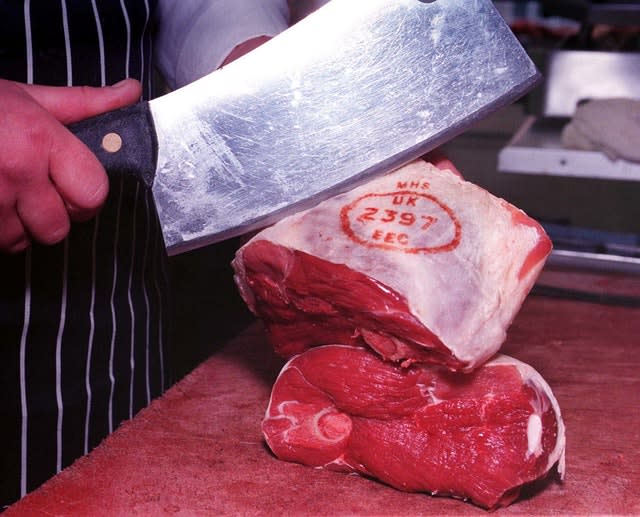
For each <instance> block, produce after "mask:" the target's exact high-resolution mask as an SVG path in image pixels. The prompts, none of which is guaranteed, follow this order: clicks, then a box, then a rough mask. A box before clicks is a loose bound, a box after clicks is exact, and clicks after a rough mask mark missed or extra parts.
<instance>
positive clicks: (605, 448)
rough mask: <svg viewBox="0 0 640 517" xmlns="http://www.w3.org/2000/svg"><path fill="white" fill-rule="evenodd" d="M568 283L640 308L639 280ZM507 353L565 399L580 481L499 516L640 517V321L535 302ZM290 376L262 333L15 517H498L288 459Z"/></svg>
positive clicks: (243, 339)
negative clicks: (282, 448) (277, 450)
mask: <svg viewBox="0 0 640 517" xmlns="http://www.w3.org/2000/svg"><path fill="white" fill-rule="evenodd" d="M546 278H547V279H549V278H550V279H551V280H554V278H553V276H549V275H547V277H546ZM544 279H545V276H544V275H543V280H544ZM561 279H563V281H564V283H565V284H567V283H569V284H570V285H569V286H571V287H580V288H582V289H584V288H587V289H601V290H602V289H605V290H607V289H609V288H611V287H612V286H613V287H616V286H617V287H619V288H622V289H623V290H624V291H625V294H627V295H630V294H631V295H640V282H639V281H638V278H635V279H633V278H632V279H624V278H621V277H606V276H605V277H603V276H595V275H591V276H587V277H582V278H580V277H577V278H576V279H574V280H573V281H571V277H567V276H564V275H563V276H562V277H561ZM555 280H557V278H555ZM185 346H188V343H185ZM504 352H505V353H508V354H510V355H513V356H515V357H518V358H519V359H521V360H523V361H525V362H528V363H529V364H531V365H532V366H534V367H535V368H536V369H538V371H540V373H541V374H542V375H543V376H544V377H545V378H546V380H547V381H548V382H549V384H550V385H551V387H552V389H553V390H554V393H555V394H556V397H557V399H558V401H559V403H560V406H561V408H562V411H563V416H564V419H565V423H566V427H567V472H566V480H565V481H564V483H560V482H559V480H558V479H557V477H552V478H551V479H549V480H547V481H545V482H542V483H539V484H537V485H535V486H533V487H531V488H530V489H528V490H526V491H525V493H524V494H523V497H522V498H521V499H520V500H518V501H517V502H516V503H514V504H513V505H511V506H510V507H508V508H505V509H502V510H499V511H498V513H500V514H524V515H603V514H606V515H612V514H615V515H640V499H639V495H640V309H637V308H630V307H620V306H611V305H605V304H595V303H586V302H581V301H568V300H562V299H555V298H549V297H543V296H530V297H529V298H528V299H527V301H526V302H525V304H524V306H523V308H522V311H521V312H520V314H519V315H518V317H517V318H516V321H515V322H514V324H513V325H512V327H511V329H510V331H509V337H508V341H507V344H506V345H505V348H504ZM282 364H283V363H282V361H281V360H280V359H278V358H276V357H275V356H274V355H273V354H272V353H271V351H270V349H269V347H268V346H267V344H266V342H265V339H264V336H263V334H262V329H261V327H260V325H259V324H254V325H252V326H251V327H249V328H248V329H247V330H246V331H245V332H243V333H242V334H241V335H239V336H238V337H237V338H236V339H234V340H233V341H231V342H229V343H228V344H227V345H226V346H225V347H224V348H223V349H222V350H221V352H219V353H217V354H216V355H214V356H213V357H211V358H210V359H209V360H207V361H206V362H205V363H204V364H202V365H201V366H200V367H199V368H197V369H196V370H195V371H194V372H192V373H191V374H190V375H189V376H188V377H186V378H185V379H183V380H182V381H181V382H180V383H178V384H177V385H176V386H174V387H173V388H172V389H171V390H170V391H169V392H167V394H166V395H165V396H164V397H162V398H161V399H160V400H157V401H155V402H154V403H153V404H152V405H151V406H150V407H149V408H147V409H145V410H143V411H142V412H141V413H140V414H139V415H138V416H136V417H135V418H134V419H133V420H132V421H129V422H127V423H125V424H124V425H123V426H122V427H121V428H120V429H118V430H117V431H116V433H114V434H113V435H112V436H111V437H109V438H108V439H107V440H106V441H105V442H103V444H102V445H101V446H100V447H98V448H97V449H96V450H95V451H93V452H92V453H91V454H90V455H89V456H87V457H85V458H82V459H81V460H79V461H77V462H76V463H75V464H74V465H72V466H71V467H70V468H68V469H66V470H64V471H63V472H62V473H60V474H59V475H58V476H56V477H55V478H53V479H52V480H50V481H49V482H48V483H46V484H45V485H44V486H43V487H41V488H40V489H38V490H37V491H35V492H33V493H32V494H30V495H28V496H27V497H26V498H24V499H23V500H21V501H20V502H18V503H16V504H15V505H13V506H12V507H10V508H9V510H7V512H6V513H5V515H6V516H7V517H13V516H17V515H19V516H23V515H35V516H38V515H42V516H45V515H46V516H50V515H59V516H66V515H69V516H71V515H73V516H77V515H82V516H88V515H101V516H102V515H145V516H150V515H167V514H169V515H171V514H176V515H336V514H340V515H367V516H368V515H381V516H382V515H403V516H410V515H482V514H486V512H485V511H483V510H481V509H479V508H476V507H474V506H472V505H470V504H468V503H464V502H461V501H456V500H453V499H447V498H435V497H431V496H428V495H424V494H406V493H402V492H399V491H397V490H394V489H392V488H389V487H387V486H384V485H382V484H380V483H378V482H376V481H372V480H369V479H364V478H361V477H358V476H352V475H345V474H340V473H335V472H327V471H322V470H315V469H311V468H308V467H304V466H300V465H295V464H290V463H285V462H282V461H279V460H277V459H275V458H274V457H273V456H272V454H271V453H270V452H269V450H268V449H267V448H266V446H265V445H264V443H263V440H262V437H261V434H260V421H261V418H262V416H263V414H264V410H265V408H266V404H267V399H268V396H269V391H270V387H271V385H272V383H273V381H274V380H275V377H276V375H277V373H278V371H279V368H280V367H281V366H282ZM3 517H4V516H3Z"/></svg>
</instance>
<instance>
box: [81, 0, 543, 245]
mask: <svg viewBox="0 0 640 517" xmlns="http://www.w3.org/2000/svg"><path fill="white" fill-rule="evenodd" d="M538 79H539V74H538V72H537V70H536V68H535V66H534V65H533V63H532V62H531V60H530V59H529V57H528V56H527V54H526V53H525V51H524V50H523V48H522V47H521V45H520V44H519V42H518V40H517V39H516V38H515V36H514V35H513V33H512V32H511V30H510V29H509V27H508V26H507V25H506V23H505V22H504V20H503V19H502V17H501V16H500V14H499V13H498V12H497V11H496V9H495V7H494V6H493V3H492V2H491V0H433V1H420V0H366V1H364V2H361V1H357V0H332V1H330V2H329V3H328V4H326V5H325V6H324V7H321V8H320V9H319V10H318V11H316V12H314V13H312V14H311V15H309V16H308V17H307V18H305V19H304V20H302V21H301V22H299V23H297V24H296V25H294V26H293V27H291V28H290V29H288V30H287V31H285V32H283V33H282V34H281V35H279V36H277V37H275V38H273V39H272V40H271V41H269V42H268V43H266V44H265V45H263V46H261V47H260V48H258V49H256V50H254V51H253V52H251V53H250V54H247V55H246V56H244V57H242V58H240V59H239V60H238V61H236V62H234V63H232V64H230V65H228V66H226V67H225V68H223V69H221V70H218V71H216V72H213V73H211V74H210V75H208V76H206V77H204V78H203V79H200V80H198V81H196V82H194V83H192V84H190V85H188V86H185V87H184V88H180V89H178V90H176V91H174V92H171V93H169V94H167V95H164V96H162V97H159V98H157V99H155V100H152V101H150V102H148V103H141V104H138V105H136V106H133V107H130V108H125V109H123V110H119V111H115V112H111V113H108V114H106V115H102V116H99V117H97V118H94V119H90V120H88V121H84V122H82V123H80V124H77V125H75V126H74V127H73V128H72V129H73V131H74V132H75V133H76V134H77V135H78V136H79V137H80V138H81V139H82V140H83V141H85V142H86V143H87V144H88V145H89V147H91V148H92V149H93V150H94V152H95V153H96V154H97V155H98V157H99V158H100V160H101V161H102V162H103V164H104V165H105V167H106V168H107V170H108V171H109V172H110V173H111V174H115V173H116V171H118V172H119V173H122V172H124V173H126V174H134V175H136V176H138V177H139V178H140V179H141V180H142V181H144V183H145V184H146V185H147V186H148V187H150V188H151V189H152V191H153V196H154V199H155V203H156V207H157V210H158V215H159V218H160V224H161V226H162V231H163V234H164V239H165V244H166V246H167V250H168V252H169V253H170V254H176V253H180V252H182V251H186V250H189V249H192V248H197V247H200V246H204V245H206V244H210V243H213V242H216V241H219V240H223V239H225V238H228V237H232V236H234V235H239V234H242V233H244V232H247V231H250V230H254V229H257V228H260V227H263V226H266V225H268V224H271V223H273V222H275V221H276V220H278V219H279V218H282V217H283V216H285V215H288V214H290V213H293V212H295V211H298V210H300V209H302V208H307V207H309V206H312V205H314V204H316V203H318V202H319V201H321V200H323V199H325V198H327V197H330V196H331V195H334V194H337V193H339V192H342V191H346V190H349V189H351V188H353V187H355V186H357V185H358V184H361V183H363V182H364V181H366V180H368V179H370V178H372V177H373V176H375V175H378V174H381V173H384V172H388V171H390V170H392V169H394V168H397V167H399V166H401V165H404V164H405V163H407V162H409V161H411V160H413V159H416V158H418V157H420V156H421V155H423V154H424V153H426V152H428V151H430V150H431V149H433V148H435V147H437V146H439V145H441V144H443V143H444V142H446V141H447V140H449V139H451V138H452V137H454V136H456V135H457V134H459V133H460V132H462V131H463V130H464V129H466V128H468V127H469V126H470V125H472V124H473V123H475V122H476V121H478V120H479V119H481V118H483V117H484V116H486V115H487V114H489V113H491V112H493V111H495V110H497V109H499V108H501V107H503V106H505V105H507V104H509V103H511V102H513V101H514V100H516V99H517V98H518V97H520V96H521V95H523V94H524V93H526V92H527V91H528V90H529V89H530V88H532V87H533V86H534V85H535V84H536V83H537V81H538Z"/></svg>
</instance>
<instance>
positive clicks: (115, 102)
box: [17, 79, 142, 124]
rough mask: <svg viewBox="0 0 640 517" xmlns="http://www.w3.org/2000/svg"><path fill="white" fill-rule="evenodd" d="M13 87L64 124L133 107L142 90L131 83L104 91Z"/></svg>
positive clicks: (96, 89)
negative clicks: (23, 91)
mask: <svg viewBox="0 0 640 517" xmlns="http://www.w3.org/2000/svg"><path fill="white" fill-rule="evenodd" d="M17 84H18V85H19V86H20V87H21V88H22V89H23V90H25V91H26V92H27V93H28V94H29V95H31V96H32V97H33V98H34V99H35V100H36V101H37V102H38V103H39V104H40V105H42V106H43V107H44V108H45V109H46V110H47V111H49V112H50V113H51V114H52V115H53V116H54V117H56V118H57V119H58V120H59V121H60V122H62V123H64V124H70V123H72V122H77V121H79V120H83V119H85V118H88V117H92V116H94V115H99V114H100V113H104V112H106V111H112V110H114V109H117V108H121V107H124V106H128V105H130V104H134V103H135V102H137V101H138V100H139V99H140V96H141V94H142V86H141V85H140V83H139V82H138V81H136V80H135V79H125V80H124V81H120V82H119V83H116V84H114V85H113V86H107V87H104V88H97V87H90V86H71V87H63V88H60V87H55V86H42V85H27V84H22V83H17Z"/></svg>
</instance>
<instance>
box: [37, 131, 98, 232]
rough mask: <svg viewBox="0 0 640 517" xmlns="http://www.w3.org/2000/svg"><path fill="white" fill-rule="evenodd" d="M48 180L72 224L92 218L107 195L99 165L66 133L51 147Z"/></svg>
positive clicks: (82, 145)
mask: <svg viewBox="0 0 640 517" xmlns="http://www.w3.org/2000/svg"><path fill="white" fill-rule="evenodd" d="M49 177H50V179H51V182H52V183H53V184H54V185H55V187H56V189H57V191H58V193H59V194H60V197H61V198H62V200H63V201H64V204H65V205H66V207H67V209H68V210H69V213H70V216H71V217H72V218H73V220H79V221H81V220H86V219H88V218H90V217H91V216H93V215H94V214H95V213H96V212H97V210H98V208H99V207H100V206H101V205H102V203H104V201H105V199H106V198H107V194H108V192H109V180H108V177H107V174H106V172H105V170H104V167H103V166H102V164H101V163H100V162H99V161H98V159H97V158H96V157H95V155H94V154H93V153H92V152H91V151H90V150H89V149H88V148H87V147H85V145H84V144H83V143H82V142H80V140H78V139H77V138H76V137H75V136H73V135H72V134H71V133H70V132H68V131H64V132H61V133H59V134H58V135H57V138H56V140H55V141H54V142H53V144H52V146H51V150H50V153H49Z"/></svg>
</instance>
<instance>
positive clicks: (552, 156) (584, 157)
mask: <svg viewBox="0 0 640 517" xmlns="http://www.w3.org/2000/svg"><path fill="white" fill-rule="evenodd" d="M568 122H569V119H568V118H537V117H535V116H529V117H528V118H527V119H526V120H525V121H524V123H523V124H522V126H521V127H520V129H519V130H518V132H517V133H516V134H515V135H514V137H513V138H512V139H511V141H510V142H509V143H508V144H507V145H506V146H505V147H504V148H503V149H501V150H500V152H499V153H498V171H500V172H508V173H518V174H536V175H550V176H566V177H576V178H600V179H607V180H624V181H640V164H639V163H635V162H630V161H627V160H622V159H618V160H611V159H610V158H608V157H607V156H606V155H605V154H604V153H602V152H600V151H583V150H577V149H567V148H565V147H563V145H562V140H561V131H562V128H563V127H564V125H565V124H567V123H568Z"/></svg>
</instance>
